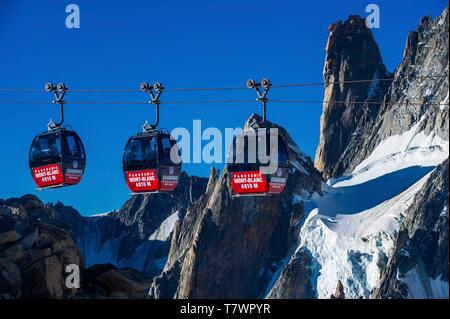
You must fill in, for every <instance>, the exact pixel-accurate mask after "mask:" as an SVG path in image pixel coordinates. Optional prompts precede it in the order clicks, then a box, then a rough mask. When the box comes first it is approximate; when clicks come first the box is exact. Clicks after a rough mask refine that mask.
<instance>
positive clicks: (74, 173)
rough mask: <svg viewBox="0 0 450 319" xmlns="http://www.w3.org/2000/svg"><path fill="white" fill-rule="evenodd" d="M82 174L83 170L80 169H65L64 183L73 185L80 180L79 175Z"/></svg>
mask: <svg viewBox="0 0 450 319" xmlns="http://www.w3.org/2000/svg"><path fill="white" fill-rule="evenodd" d="M82 176H83V171H82V170H81V169H72V168H68V169H66V173H65V174H64V183H65V184H68V185H75V184H78V183H79V182H80V181H81V177H82Z"/></svg>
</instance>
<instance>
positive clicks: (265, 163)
mask: <svg viewBox="0 0 450 319" xmlns="http://www.w3.org/2000/svg"><path fill="white" fill-rule="evenodd" d="M264 139H265V141H264ZM274 143H278V144H277V147H276V148H275V149H272V147H273V146H274ZM266 145H267V147H266ZM275 150H276V151H275ZM271 153H276V154H271ZM229 156H231V157H229V163H228V166H227V167H228V172H229V174H228V183H229V185H230V190H231V194H232V196H233V197H238V196H264V195H277V194H281V193H282V192H283V190H284V188H285V186H286V182H287V179H288V176H289V157H288V151H287V148H286V145H285V143H284V142H283V140H282V139H281V138H280V137H278V135H277V136H276V137H272V136H270V135H269V134H258V133H257V131H255V132H254V133H245V134H244V135H242V136H239V137H235V138H234V140H233V145H232V148H231V152H230V154H229Z"/></svg>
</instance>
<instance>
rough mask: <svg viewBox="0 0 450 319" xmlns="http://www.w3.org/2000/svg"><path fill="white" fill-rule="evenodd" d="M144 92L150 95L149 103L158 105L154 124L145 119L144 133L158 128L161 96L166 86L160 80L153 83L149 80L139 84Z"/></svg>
mask: <svg viewBox="0 0 450 319" xmlns="http://www.w3.org/2000/svg"><path fill="white" fill-rule="evenodd" d="M139 87H140V89H141V91H142V92H146V93H148V94H149V95H150V100H149V101H148V103H149V104H154V105H155V107H156V119H155V123H154V124H149V123H148V122H147V121H145V123H144V125H143V126H142V130H143V132H144V133H146V132H150V131H154V130H156V129H157V128H158V124H159V105H160V104H161V101H160V99H159V98H160V97H161V93H162V92H163V91H164V86H163V85H162V84H161V83H160V82H155V84H153V85H149V84H148V83H147V82H143V83H141V85H140V86H139Z"/></svg>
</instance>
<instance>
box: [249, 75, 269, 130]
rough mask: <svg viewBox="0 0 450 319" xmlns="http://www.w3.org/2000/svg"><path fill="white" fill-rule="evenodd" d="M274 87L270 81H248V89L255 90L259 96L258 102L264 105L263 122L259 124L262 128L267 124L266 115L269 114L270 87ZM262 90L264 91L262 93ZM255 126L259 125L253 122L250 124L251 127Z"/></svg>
mask: <svg viewBox="0 0 450 319" xmlns="http://www.w3.org/2000/svg"><path fill="white" fill-rule="evenodd" d="M271 86H272V83H271V82H270V80H269V79H262V80H261V82H258V83H257V82H255V80H253V79H249V80H247V87H248V88H249V89H255V91H256V94H257V95H258V98H257V99H256V101H258V102H260V103H261V104H262V122H261V123H259V125H260V126H264V124H265V122H266V113H267V101H269V100H268V99H267V93H269V90H270V87H271ZM261 88H262V89H263V90H262V91H261ZM255 124H258V123H256V122H253V123H251V124H250V126H251V127H253V126H254V125H255Z"/></svg>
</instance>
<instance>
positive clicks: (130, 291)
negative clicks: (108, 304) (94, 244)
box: [78, 264, 151, 299]
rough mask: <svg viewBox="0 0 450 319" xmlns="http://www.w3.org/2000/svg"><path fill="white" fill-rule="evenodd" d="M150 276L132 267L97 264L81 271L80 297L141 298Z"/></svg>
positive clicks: (145, 293) (144, 295) (149, 281)
mask: <svg viewBox="0 0 450 319" xmlns="http://www.w3.org/2000/svg"><path fill="white" fill-rule="evenodd" d="M150 283H151V278H150V277H147V276H146V275H145V274H143V273H141V272H139V271H137V270H135V269H133V268H121V269H118V268H116V267H115V266H113V265H111V264H98V265H94V266H92V267H89V268H87V269H85V270H84V272H83V283H82V287H83V290H82V292H81V293H80V294H79V295H78V296H79V297H80V298H95V299H101V298H114V299H137V298H139V299H143V298H146V296H147V290H148V288H149V286H150Z"/></svg>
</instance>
